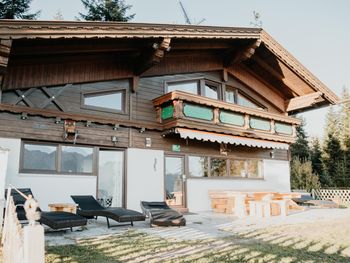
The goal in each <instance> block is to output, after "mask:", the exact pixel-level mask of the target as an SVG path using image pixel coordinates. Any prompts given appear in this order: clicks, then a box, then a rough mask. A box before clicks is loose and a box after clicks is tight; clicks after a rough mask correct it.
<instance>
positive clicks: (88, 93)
mask: <svg viewBox="0 0 350 263" xmlns="http://www.w3.org/2000/svg"><path fill="white" fill-rule="evenodd" d="M115 93H121V94H122V99H121V104H122V105H121V108H122V109H121V110H117V109H111V108H105V107H99V106H92V105H87V104H85V97H86V96H94V95H97V96H103V95H109V94H115ZM128 95H129V94H128V90H127V88H112V89H104V90H93V91H84V92H82V93H81V99H80V107H81V108H82V109H87V110H94V111H101V112H108V113H117V114H127V113H128V112H127V103H128V100H127V97H128Z"/></svg>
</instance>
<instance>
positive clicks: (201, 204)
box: [187, 160, 290, 212]
mask: <svg viewBox="0 0 350 263" xmlns="http://www.w3.org/2000/svg"><path fill="white" fill-rule="evenodd" d="M263 167H264V168H263V169H264V179H259V180H253V179H246V180H239V179H202V178H200V179H199V178H198V179H188V180H187V206H188V209H189V211H191V212H196V211H208V210H210V209H211V207H210V198H209V196H208V191H209V190H262V191H264V190H267V191H278V192H289V191H290V179H289V178H290V176H289V174H290V172H289V162H288V161H277V160H264V164H263Z"/></svg>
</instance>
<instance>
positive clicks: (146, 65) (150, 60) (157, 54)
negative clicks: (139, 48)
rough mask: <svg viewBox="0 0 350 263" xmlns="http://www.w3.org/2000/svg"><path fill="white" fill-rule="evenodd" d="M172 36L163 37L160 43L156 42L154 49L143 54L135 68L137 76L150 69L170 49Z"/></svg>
mask: <svg viewBox="0 0 350 263" xmlns="http://www.w3.org/2000/svg"><path fill="white" fill-rule="evenodd" d="M170 42H171V38H163V40H162V41H161V42H160V43H154V44H153V46H152V48H153V50H152V51H151V52H150V53H149V54H145V55H141V57H140V58H139V59H137V60H136V61H140V63H138V64H137V65H136V67H135V69H134V73H135V75H136V76H140V75H141V74H142V73H144V72H145V71H147V70H148V69H150V68H151V67H152V66H154V65H155V64H157V63H159V62H160V61H161V60H162V59H163V57H164V54H165V52H168V51H170Z"/></svg>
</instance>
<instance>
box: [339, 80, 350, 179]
mask: <svg viewBox="0 0 350 263" xmlns="http://www.w3.org/2000/svg"><path fill="white" fill-rule="evenodd" d="M341 99H342V101H348V100H349V99H350V94H349V90H348V89H347V88H346V87H345V86H344V87H343V90H342V94H341ZM339 115H340V116H339V140H340V144H341V146H342V149H343V150H346V142H347V141H348V140H349V137H350V101H349V102H345V103H342V104H340V113H339ZM349 172H350V171H349Z"/></svg>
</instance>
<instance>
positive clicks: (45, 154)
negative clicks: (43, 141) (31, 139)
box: [22, 144, 57, 171]
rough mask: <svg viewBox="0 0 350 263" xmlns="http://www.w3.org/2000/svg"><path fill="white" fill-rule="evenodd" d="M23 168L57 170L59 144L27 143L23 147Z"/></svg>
mask: <svg viewBox="0 0 350 263" xmlns="http://www.w3.org/2000/svg"><path fill="white" fill-rule="evenodd" d="M23 150H24V152H23V159H22V161H23V165H22V167H23V169H26V170H39V171H55V170H56V158H57V146H53V145H40V144H25V145H24V147H23Z"/></svg>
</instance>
